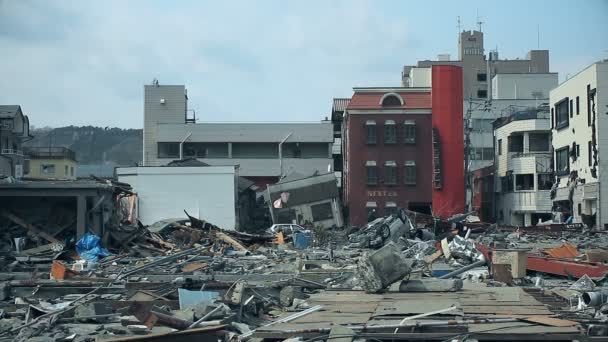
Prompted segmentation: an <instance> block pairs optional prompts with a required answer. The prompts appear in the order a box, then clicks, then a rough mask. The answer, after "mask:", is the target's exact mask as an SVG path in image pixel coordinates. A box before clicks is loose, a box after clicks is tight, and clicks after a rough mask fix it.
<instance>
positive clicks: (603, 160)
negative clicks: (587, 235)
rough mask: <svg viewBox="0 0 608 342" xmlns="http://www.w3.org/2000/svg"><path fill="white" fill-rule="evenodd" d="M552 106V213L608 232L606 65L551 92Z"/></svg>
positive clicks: (598, 65) (588, 70) (590, 69)
mask: <svg viewBox="0 0 608 342" xmlns="http://www.w3.org/2000/svg"><path fill="white" fill-rule="evenodd" d="M550 104H551V127H552V132H553V150H554V153H555V155H554V164H555V166H554V169H555V172H556V184H555V191H554V193H553V196H552V199H553V210H554V212H555V213H556V216H557V217H558V218H561V220H562V221H569V219H568V218H569V217H572V219H571V220H572V222H575V223H576V222H583V223H586V224H587V225H589V226H596V227H599V228H602V229H608V60H604V61H603V62H598V63H595V64H592V65H590V66H588V67H587V68H585V69H584V70H582V71H581V72H579V73H578V74H577V75H575V76H573V77H571V78H570V79H568V80H566V81H565V82H563V83H562V84H560V85H559V86H558V87H557V88H555V89H554V90H552V91H551V102H550Z"/></svg>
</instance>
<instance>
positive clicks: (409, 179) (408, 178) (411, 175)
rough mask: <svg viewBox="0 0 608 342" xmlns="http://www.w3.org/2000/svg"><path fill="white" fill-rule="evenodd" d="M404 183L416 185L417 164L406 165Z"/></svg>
mask: <svg viewBox="0 0 608 342" xmlns="http://www.w3.org/2000/svg"><path fill="white" fill-rule="evenodd" d="M404 183H405V184H406V185H416V165H405V168H404Z"/></svg>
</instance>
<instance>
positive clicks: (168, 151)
mask: <svg viewBox="0 0 608 342" xmlns="http://www.w3.org/2000/svg"><path fill="white" fill-rule="evenodd" d="M158 158H179V143H177V142H159V143H158Z"/></svg>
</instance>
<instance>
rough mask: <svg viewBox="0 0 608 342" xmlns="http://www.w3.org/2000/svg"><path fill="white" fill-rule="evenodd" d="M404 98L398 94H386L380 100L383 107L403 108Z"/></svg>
mask: <svg viewBox="0 0 608 342" xmlns="http://www.w3.org/2000/svg"><path fill="white" fill-rule="evenodd" d="M404 103H405V102H403V98H402V97H401V96H399V94H397V93H386V94H384V95H383V96H382V98H381V99H380V105H382V107H400V106H403V105H404Z"/></svg>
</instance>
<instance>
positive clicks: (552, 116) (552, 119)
mask: <svg viewBox="0 0 608 342" xmlns="http://www.w3.org/2000/svg"><path fill="white" fill-rule="evenodd" d="M553 128H555V111H554V110H553V108H551V129H553Z"/></svg>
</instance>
